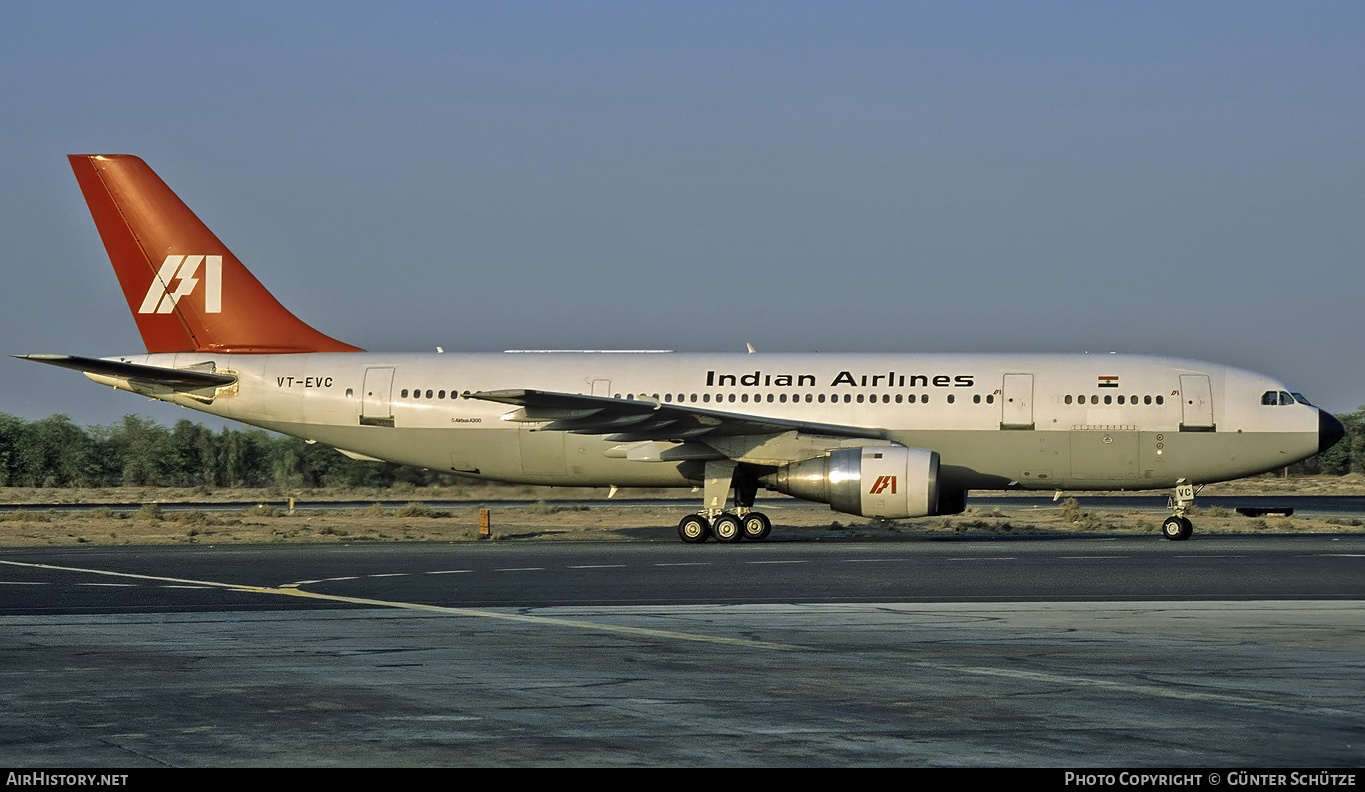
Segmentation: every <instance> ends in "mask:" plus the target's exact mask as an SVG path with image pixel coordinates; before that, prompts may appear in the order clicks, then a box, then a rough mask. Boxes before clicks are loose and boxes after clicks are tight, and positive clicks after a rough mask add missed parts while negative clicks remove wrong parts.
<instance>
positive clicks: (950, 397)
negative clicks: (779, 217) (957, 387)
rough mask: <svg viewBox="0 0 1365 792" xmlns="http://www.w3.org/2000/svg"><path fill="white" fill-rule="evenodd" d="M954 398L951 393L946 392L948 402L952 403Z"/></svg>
mask: <svg viewBox="0 0 1365 792" xmlns="http://www.w3.org/2000/svg"><path fill="white" fill-rule="evenodd" d="M954 400H955V397H954V396H953V394H951V393H950V394H948V403H949V404H952V403H953V401H954Z"/></svg>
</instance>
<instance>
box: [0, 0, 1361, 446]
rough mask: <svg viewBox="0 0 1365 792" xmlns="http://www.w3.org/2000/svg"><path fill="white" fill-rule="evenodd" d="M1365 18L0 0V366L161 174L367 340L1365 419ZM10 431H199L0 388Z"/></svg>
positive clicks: (915, 6)
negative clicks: (892, 372) (850, 370)
mask: <svg viewBox="0 0 1365 792" xmlns="http://www.w3.org/2000/svg"><path fill="white" fill-rule="evenodd" d="M1362 42H1365V4H1362V3H1360V2H1358V1H1353V2H1310V3H1304V2H1285V3H1259V2H1227V3H1220V2H1190V3H1161V2H1137V3H1118V2H1102V3H1096V2H1074V3H1073V2H1057V3H1052V2H1003V3H993V2H943V3H914V2H890V3H870V2H864V3H834V2H826V3H802V2H791V1H790V0H783V1H782V2H751V3H746V2H722V3H708V2H696V1H695V0H689V1H688V2H677V3H665V2H563V1H558V2H502V1H500V2H477V3H466V2H436V3H384V4H378V3H374V4H369V3H366V4H348V3H336V2H328V3H275V2H272V3H247V2H233V3H214V4H208V3H183V2H167V3H140V2H121V3H107V2H98V3H73V2H62V3H50V2H32V3H30V2H18V1H16V2H6V3H3V4H0V75H3V78H4V79H3V80H0V141H3V144H4V147H3V152H4V155H3V157H0V256H2V257H3V258H2V259H0V266H2V267H3V272H4V275H5V279H4V285H3V286H2V287H0V338H3V341H4V343H3V347H2V348H0V351H3V352H5V353H30V352H58V353H72V354H85V355H111V354H118V353H128V352H138V351H141V345H140V341H139V337H138V335H137V331H136V329H135V327H134V325H133V321H132V318H131V316H130V315H129V313H128V308H127V306H126V304H125V303H124V302H123V300H122V297H121V295H120V293H119V291H118V288H117V285H116V282H115V280H114V276H113V272H112V270H111V269H110V268H109V265H108V262H107V259H106V258H105V254H104V251H103V248H102V247H101V245H100V242H99V239H98V237H97V235H96V233H95V230H94V227H93V225H92V224H91V222H90V219H89V215H88V214H87V213H86V210H85V207H84V204H83V203H82V201H81V198H80V194H79V191H78V189H77V187H76V184H75V181H74V179H73V178H72V176H71V173H70V170H69V168H68V166H67V163H66V160H65V155H66V154H68V153H74V152H82V153H132V154H138V155H140V156H142V157H143V158H144V159H146V160H147V161H148V162H149V163H150V164H151V165H152V167H153V168H155V169H156V170H157V171H158V172H159V173H160V174H161V175H162V177H163V178H164V179H166V181H167V182H168V183H169V184H170V185H171V186H172V188H174V189H175V190H176V191H177V192H179V194H180V195H181V197H182V198H184V199H185V200H186V202H187V203H188V204H189V205H190V207H191V208H193V209H194V210H195V211H196V212H197V213H198V214H199V215H200V216H201V217H202V218H203V219H204V220H205V221H206V222H207V223H208V224H209V225H210V227H212V228H213V229H214V230H215V231H216V232H217V233H218V235H219V236H220V237H221V238H222V239H223V240H224V241H225V242H226V243H227V244H228V246H229V247H231V248H232V249H233V251H234V252H235V253H236V254H237V255H238V256H239V257H240V258H241V259H242V260H243V261H244V262H246V264H247V266H248V267H250V268H251V269H252V270H253V271H254V273H255V274H256V275H257V277H258V278H260V279H261V280H262V281H263V282H264V283H265V284H266V286H267V287H268V288H270V289H271V290H272V291H273V292H274V293H275V294H276V296H278V297H279V298H280V299H281V301H283V302H284V303H285V304H286V305H288V306H289V307H290V308H291V309H292V310H293V311H294V312H295V313H297V314H298V315H299V316H300V317H302V318H303V319H304V320H305V321H308V322H310V323H311V324H313V325H315V326H316V327H318V328H319V329H320V330H322V331H323V332H326V333H328V334H330V335H333V336H335V337H338V338H341V339H343V340H345V341H349V342H351V343H354V344H357V345H359V346H363V347H366V348H369V349H374V350H419V351H420V350H432V349H434V348H435V347H436V346H437V345H441V346H443V347H445V349H446V350H447V351H457V350H460V351H464V350H469V351H490V350H501V349H506V348H547V347H554V348H570V347H573V348H578V347H581V348H603V347H606V348H622V347H643V348H669V349H679V350H688V351H705V350H725V351H742V350H743V349H744V344H745V342H752V343H753V344H754V345H755V346H757V347H758V348H759V350H760V351H774V352H776V351H814V350H818V351H926V352H939V351H1002V352H1014V351H1019V352H1033V351H1063V352H1066V351H1076V352H1080V351H1090V352H1108V351H1120V352H1150V353H1156V354H1179V355H1187V356H1191V357H1196V358H1202V359H1207V360H1213V361H1218V362H1223V363H1230V364H1234V365H1238V366H1243V367H1247V368H1251V369H1254V370H1258V371H1263V372H1265V373H1267V374H1270V375H1272V376H1276V377H1279V378H1282V379H1284V380H1287V381H1288V382H1289V383H1290V384H1291V385H1292V386H1294V387H1295V388H1298V389H1301V390H1302V391H1303V392H1304V393H1305V394H1307V395H1308V396H1309V397H1310V398H1312V399H1314V400H1315V401H1317V402H1318V403H1320V404H1322V405H1324V406H1326V407H1328V408H1329V409H1332V410H1334V411H1338V412H1341V411H1347V410H1353V409H1355V408H1356V407H1358V406H1360V405H1361V404H1362V403H1365V367H1362V366H1361V357H1362V356H1361V353H1360V343H1359V335H1360V332H1359V328H1360V327H1361V325H1362V321H1361V319H1362V313H1361V304H1362V302H1363V301H1365V266H1362V253H1363V252H1365V44H1363V43H1362ZM0 411H4V412H10V413H15V414H18V415H21V416H25V417H29V418H36V417H40V416H43V415H47V414H50V413H53V412H63V413H66V414H68V415H70V416H71V417H72V419H73V420H75V421H76V422H78V423H82V424H96V423H109V422H112V421H114V420H116V419H117V418H119V417H120V416H122V415H124V414H125V413H130V412H137V413H141V414H144V415H150V416H152V417H155V418H157V419H158V420H162V421H166V422H171V421H174V420H176V419H177V418H179V417H181V416H189V417H197V416H196V415H195V414H191V413H187V412H184V411H182V410H179V409H178V408H174V407H168V406H164V405H158V404H155V403H152V402H148V401H146V400H144V399H141V398H140V397H136V396H131V395H128V394H122V393H115V392H113V391H110V390H108V389H105V388H101V387H100V386H97V385H95V384H93V383H90V382H88V381H86V380H85V379H84V378H82V377H80V376H79V375H77V374H74V373H71V372H64V371H57V370H47V369H45V368H44V367H41V366H37V365H34V364H29V363H23V362H20V361H15V360H10V359H8V358H6V359H4V360H3V361H0Z"/></svg>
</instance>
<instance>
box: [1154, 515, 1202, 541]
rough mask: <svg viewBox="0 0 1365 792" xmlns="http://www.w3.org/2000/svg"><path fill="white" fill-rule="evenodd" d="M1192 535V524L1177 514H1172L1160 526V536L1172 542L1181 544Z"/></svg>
mask: <svg viewBox="0 0 1365 792" xmlns="http://www.w3.org/2000/svg"><path fill="white" fill-rule="evenodd" d="M1193 533H1194V523H1191V522H1190V521H1189V520H1188V519H1186V518H1185V517H1182V516H1180V515H1179V514H1173V515H1171V516H1170V517H1167V518H1166V522H1164V523H1162V524H1161V535H1162V536H1164V537H1166V538H1167V539H1170V540H1171V541H1172V542H1183V541H1185V540H1186V539H1189V538H1190V535H1191V534H1193Z"/></svg>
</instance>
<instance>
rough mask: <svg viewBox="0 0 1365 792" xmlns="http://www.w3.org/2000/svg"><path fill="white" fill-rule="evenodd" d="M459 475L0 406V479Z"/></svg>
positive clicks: (1357, 449)
mask: <svg viewBox="0 0 1365 792" xmlns="http://www.w3.org/2000/svg"><path fill="white" fill-rule="evenodd" d="M1337 418H1338V419H1340V421H1341V423H1342V425H1343V426H1345V427H1346V436H1345V437H1344V438H1343V439H1342V440H1341V442H1339V443H1337V444H1336V445H1335V446H1333V447H1332V448H1330V449H1328V450H1327V452H1326V453H1323V454H1320V455H1318V456H1315V457H1313V458H1312V459H1308V460H1305V461H1303V462H1299V463H1296V464H1295V465H1293V466H1292V467H1290V468H1289V471H1288V472H1289V473H1290V474H1291V475H1335V476H1341V475H1345V474H1347V473H1365V406H1363V407H1361V408H1360V409H1358V410H1356V411H1355V412H1353V413H1346V414H1345V415H1338V416H1337ZM459 480H460V479H459V477H457V476H454V475H451V474H448V473H441V472H437V471H431V470H424V469H420V468H414V467H410V466H407V465H395V464H393V463H390V462H360V461H358V460H354V459H351V458H349V457H347V456H344V455H342V454H341V453H339V452H337V451H336V450H334V449H332V448H330V447H328V446H324V445H320V444H313V445H309V444H308V443H305V442H304V441H302V440H300V439H298V438H296V437H285V436H281V435H275V434H272V433H269V432H265V431H263V430H260V429H246V430H240V429H223V430H221V431H218V432H215V431H213V430H211V429H208V428H207V427H205V426H203V425H201V424H197V423H193V422H192V421H189V420H187V419H181V420H179V421H177V422H176V423H175V425H174V426H172V427H171V428H169V429H168V428H166V427H165V426H163V425H161V424H159V423H157V422H156V421H153V420H152V419H150V418H142V417H139V416H136V415H128V416H124V418H123V420H122V421H119V422H117V423H114V424H111V425H109V426H87V427H82V426H77V425H76V424H75V423H73V422H72V421H71V419H70V418H68V417H66V416H65V415H51V416H48V417H47V418H42V419H39V420H37V421H27V420H24V419H22V418H18V417H16V416H13V415H8V414H6V413H0V486H4V487H119V486H160V487H279V488H284V489H301V488H302V489H311V488H317V487H391V486H393V485H394V484H398V483H406V484H411V485H415V486H428V485H433V484H453V483H456V482H458V481H459Z"/></svg>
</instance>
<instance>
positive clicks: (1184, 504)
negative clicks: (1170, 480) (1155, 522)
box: [1161, 484, 1203, 542]
mask: <svg viewBox="0 0 1365 792" xmlns="http://www.w3.org/2000/svg"><path fill="white" fill-rule="evenodd" d="M1201 489H1203V486H1200V487H1199V488H1198V489H1196V488H1195V487H1194V485H1193V484H1177V485H1176V487H1175V495H1173V496H1172V497H1171V501H1170V507H1171V511H1174V512H1175V514H1173V515H1171V516H1170V517H1167V518H1166V521H1165V522H1163V523H1162V524H1161V535H1162V536H1164V537H1166V538H1167V539H1170V540H1171V541H1172V542H1183V541H1185V540H1186V539H1189V538H1190V536H1191V535H1192V534H1193V533H1194V523H1192V522H1190V518H1188V517H1186V516H1185V511H1186V510H1187V509H1189V508H1190V504H1191V503H1194V496H1195V495H1197V494H1199V490H1201Z"/></svg>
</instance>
